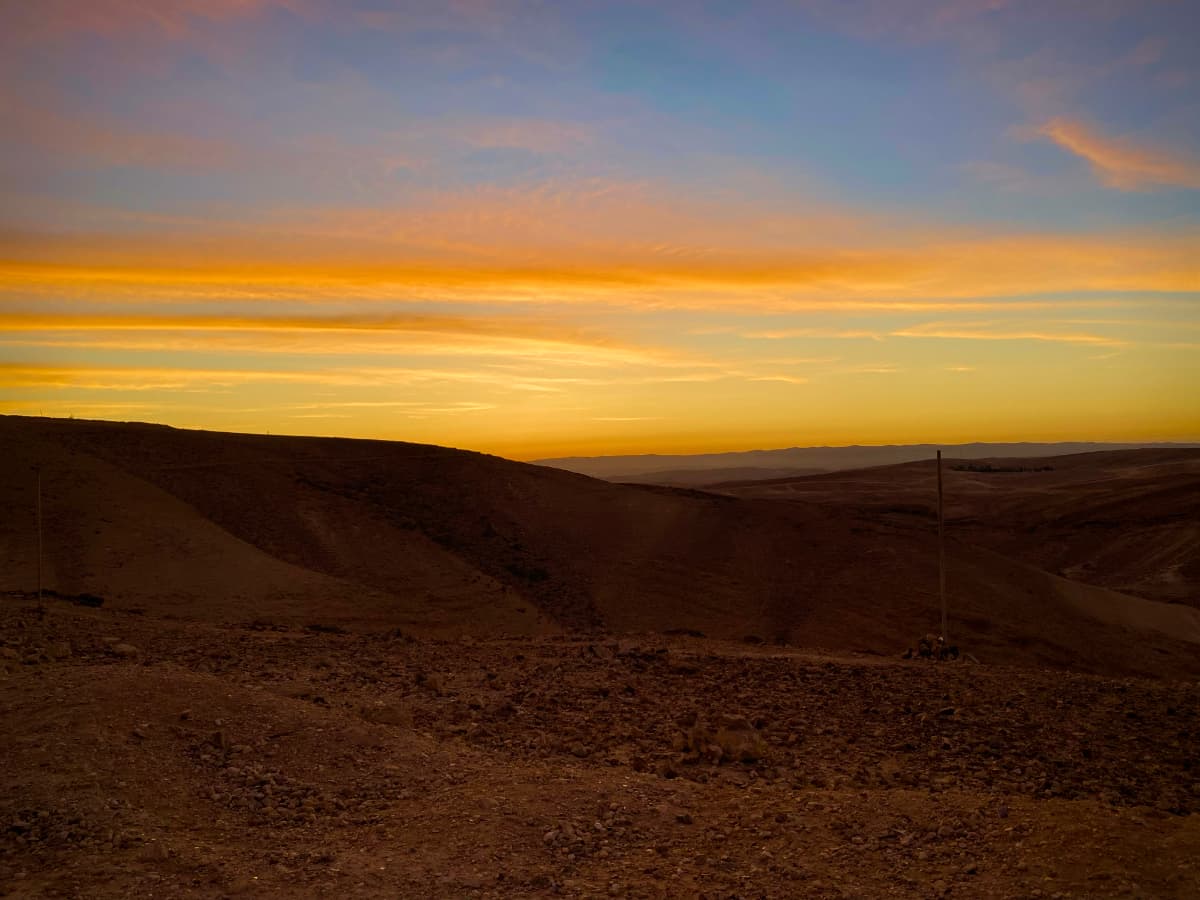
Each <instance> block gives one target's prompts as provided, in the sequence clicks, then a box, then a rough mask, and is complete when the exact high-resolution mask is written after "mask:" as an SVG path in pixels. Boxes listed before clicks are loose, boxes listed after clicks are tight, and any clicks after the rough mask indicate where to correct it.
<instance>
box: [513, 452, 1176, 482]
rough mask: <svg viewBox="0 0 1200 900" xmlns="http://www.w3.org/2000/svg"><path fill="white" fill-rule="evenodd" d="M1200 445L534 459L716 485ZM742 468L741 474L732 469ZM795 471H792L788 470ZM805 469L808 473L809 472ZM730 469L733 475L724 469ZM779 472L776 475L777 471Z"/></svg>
mask: <svg viewBox="0 0 1200 900" xmlns="http://www.w3.org/2000/svg"><path fill="white" fill-rule="evenodd" d="M1180 448H1191V449H1197V447H1196V445H1195V444H1173V443H1143V444H1113V443H1097V442H1089V441H1069V442H1058V443H1029V442H1016V443H979V442H975V443H970V444H954V445H950V446H946V445H939V444H880V445H873V444H870V445H859V444H853V445H850V446H848V447H787V448H784V449H779V450H739V451H735V452H731V453H688V454H657V453H645V454H635V455H632V456H567V457H557V458H554V459H538V460H534V462H535V463H537V464H538V465H542V466H551V467H553V468H556V469H566V470H567V471H568V472H579V473H580V474H582V475H591V476H592V477H593V478H605V479H608V480H610V481H636V482H650V483H661V482H663V481H664V480H666V479H664V478H663V477H662V476H663V474H664V473H666V474H667V475H668V476H670V478H672V479H675V480H676V482H677V483H678V482H679V480H680V479H681V477H682V476H681V474H680V473H683V472H688V473H692V474H691V475H690V476H689V477H690V478H692V479H695V480H690V481H689V482H688V483H689V484H693V485H696V484H702V483H708V484H713V483H715V482H718V481H733V480H746V481H749V480H763V479H771V478H784V477H795V476H798V475H804V474H807V472H813V471H817V472H837V471H843V470H846V469H864V468H871V467H875V466H891V465H899V464H900V463H906V462H917V461H920V460H923V459H930V458H931V457H932V456H933V455H934V454H935V453H936V452H937V451H938V450H939V449H940V450H942V451H943V452H944V453H945V454H946V455H948V456H953V457H955V458H956V459H963V460H987V459H996V458H1002V459H1022V458H1031V459H1032V458H1039V457H1044V456H1062V455H1065V454H1075V453H1087V452H1093V451H1104V450H1141V449H1155V450H1159V449H1161V450H1175V449H1180ZM736 469H742V470H743V473H742V474H733V473H731V472H729V470H736ZM788 470H792V471H788ZM805 470H807V472H806V471H805ZM727 472H729V474H726V473H727ZM776 472H777V473H778V474H775V473H776Z"/></svg>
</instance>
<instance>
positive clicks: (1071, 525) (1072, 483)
mask: <svg viewBox="0 0 1200 900" xmlns="http://www.w3.org/2000/svg"><path fill="white" fill-rule="evenodd" d="M943 466H944V469H943V477H944V482H945V484H944V486H945V496H946V521H947V525H948V527H949V529H950V533H951V534H953V535H955V536H957V537H959V538H960V539H961V540H963V541H966V542H969V543H971V544H974V545H978V546H983V547H988V548H991V549H993V550H996V551H998V552H1000V553H1003V554H1005V555H1006V556H1011V557H1013V558H1015V559H1020V560H1023V561H1025V562H1027V563H1030V564H1032V565H1034V566H1036V567H1038V568H1039V569H1044V570H1046V571H1049V572H1053V573H1056V574H1059V575H1063V576H1065V577H1068V578H1070V579H1072V580H1074V581H1080V582H1085V583H1088V584H1094V585H1099V586H1102V587H1106V588H1111V589H1114V590H1118V591H1122V592H1125V593H1131V594H1136V595H1137V596H1140V597H1146V598H1148V599H1152V600H1162V601H1168V602H1175V603H1185V604H1189V605H1191V606H1200V450H1195V449H1185V448H1178V449H1145V450H1120V451H1103V452H1091V453H1080V454H1071V455H1067V456H1055V457H1042V458H1031V459H975V460H963V459H946V460H944V461H943ZM712 489H713V490H717V491H721V492H727V493H730V494H733V495H737V496H742V497H756V498H765V497H770V498H774V499H792V500H797V501H799V502H802V503H803V504H806V505H808V504H813V503H817V504H821V505H826V506H831V507H834V508H849V509H855V510H859V511H870V512H872V513H873V514H875V515H877V516H879V517H880V518H881V520H885V521H886V520H892V521H896V520H911V519H912V518H913V517H917V518H925V519H927V520H932V519H933V518H934V516H935V515H936V496H937V493H936V470H935V468H934V464H933V462H932V461H930V460H926V461H923V462H917V463H908V464H904V465H897V466H884V467H878V468H872V469H862V470H857V471H851V472H838V473H829V474H823V475H816V476H812V477H803V478H786V479H776V480H772V481H755V482H740V483H738V482H733V483H725V484H721V485H715V486H713V488H712Z"/></svg>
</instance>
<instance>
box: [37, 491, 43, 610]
mask: <svg viewBox="0 0 1200 900" xmlns="http://www.w3.org/2000/svg"><path fill="white" fill-rule="evenodd" d="M37 556H38V563H37V566H38V609H41V608H42V470H41V469H38V470H37Z"/></svg>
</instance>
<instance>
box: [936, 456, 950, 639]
mask: <svg viewBox="0 0 1200 900" xmlns="http://www.w3.org/2000/svg"><path fill="white" fill-rule="evenodd" d="M937 481H938V596H939V597H940V598H941V601H942V640H943V641H944V642H945V643H946V645H947V646H949V644H950V635H949V634H948V633H947V628H946V533H945V525H944V517H943V515H942V451H941V450H939V451H938V452H937Z"/></svg>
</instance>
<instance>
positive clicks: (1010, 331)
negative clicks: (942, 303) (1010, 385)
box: [890, 322, 1128, 347]
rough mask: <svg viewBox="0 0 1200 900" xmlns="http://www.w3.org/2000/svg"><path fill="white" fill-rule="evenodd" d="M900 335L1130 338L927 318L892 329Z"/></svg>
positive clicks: (1086, 340)
mask: <svg viewBox="0 0 1200 900" xmlns="http://www.w3.org/2000/svg"><path fill="white" fill-rule="evenodd" d="M890 333H891V334H892V335H895V336H896V337H909V338H947V339H952V340H962V341H1048V342H1052V343H1060V344H1092V345H1102V346H1113V347H1119V346H1123V345H1125V344H1127V343H1128V341H1126V340H1123V339H1119V338H1114V337H1109V336H1107V335H1101V334H1088V333H1083V332H1055V331H1042V330H1038V329H1036V328H1019V327H1018V328H1013V327H1012V326H1011V325H1007V324H1004V323H999V322H969V323H961V324H959V323H954V322H926V323H923V324H920V325H911V326H908V327H906V328H899V329H897V330H895V331H892V332H890Z"/></svg>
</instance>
